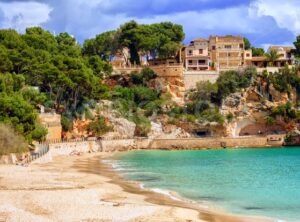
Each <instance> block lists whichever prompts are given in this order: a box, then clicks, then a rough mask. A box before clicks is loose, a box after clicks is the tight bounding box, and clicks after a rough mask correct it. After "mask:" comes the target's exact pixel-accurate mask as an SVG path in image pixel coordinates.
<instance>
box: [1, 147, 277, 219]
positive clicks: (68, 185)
mask: <svg viewBox="0 0 300 222" xmlns="http://www.w3.org/2000/svg"><path fill="white" fill-rule="evenodd" d="M107 155H110V154H99V153H98V154H84V155H82V156H59V157H56V158H55V159H54V160H53V162H50V163H45V164H31V165H30V166H28V167H22V166H5V165H2V166H1V165H0V222H2V221H30V222H40V221H41V222H43V221H64V222H65V221H72V222H73V221H83V222H100V221H102V222H108V221H116V222H119V221H120V222H121V221H132V222H133V221H139V222H144V221H151V222H152V221H154V222H156V221H157V222H160V221H161V222H169V221H176V222H180V221H186V222H187V221H214V222H227V221H228V222H250V221H251V222H252V221H259V222H260V221H262V222H263V221H272V220H270V219H264V218H255V217H243V216H235V215H228V214H226V213H224V212H217V211H213V210H211V209H208V208H207V207H205V206H199V205H196V204H192V203H189V202H184V201H177V200H174V199H171V198H170V197H168V196H167V195H163V194H159V193H154V192H151V191H148V190H143V189H141V188H140V187H139V186H138V184H134V183H131V182H127V181H124V180H123V179H122V178H121V177H120V176H119V175H118V174H117V173H116V172H114V171H113V170H112V168H111V167H110V166H109V165H106V164H103V163H101V161H100V159H102V158H107Z"/></svg>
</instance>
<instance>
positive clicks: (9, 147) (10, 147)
mask: <svg viewBox="0 0 300 222" xmlns="http://www.w3.org/2000/svg"><path fill="white" fill-rule="evenodd" d="M26 151H28V144H27V143H26V142H25V139H24V137H23V136H21V135H19V134H18V133H16V131H15V130H14V129H13V128H12V127H11V126H10V125H4V124H0V156H1V155H7V154H10V153H22V152H26Z"/></svg>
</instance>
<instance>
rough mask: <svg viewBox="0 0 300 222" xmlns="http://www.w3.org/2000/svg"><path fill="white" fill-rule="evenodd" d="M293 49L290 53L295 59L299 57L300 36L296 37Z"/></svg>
mask: <svg viewBox="0 0 300 222" xmlns="http://www.w3.org/2000/svg"><path fill="white" fill-rule="evenodd" d="M294 46H295V49H294V50H293V51H292V52H293V53H294V55H295V56H296V57H298V58H299V57H300V35H298V36H297V39H296V41H295V42H294Z"/></svg>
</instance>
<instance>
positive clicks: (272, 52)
mask: <svg viewBox="0 0 300 222" xmlns="http://www.w3.org/2000/svg"><path fill="white" fill-rule="evenodd" d="M265 56H266V57H267V59H268V61H269V64H270V65H271V66H274V62H275V61H276V60H277V59H278V58H279V55H278V53H277V51H275V50H270V51H269V52H267V53H266V54H265Z"/></svg>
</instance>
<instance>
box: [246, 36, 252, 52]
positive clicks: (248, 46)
mask: <svg viewBox="0 0 300 222" xmlns="http://www.w3.org/2000/svg"><path fill="white" fill-rule="evenodd" d="M244 45H245V49H246V50H248V49H251V43H250V41H249V39H247V38H244Z"/></svg>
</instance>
